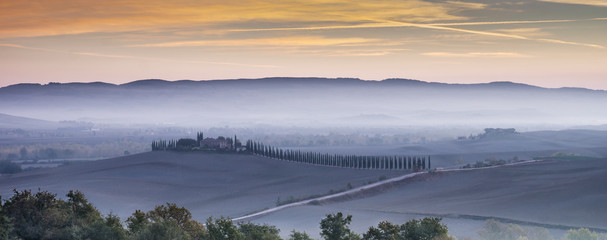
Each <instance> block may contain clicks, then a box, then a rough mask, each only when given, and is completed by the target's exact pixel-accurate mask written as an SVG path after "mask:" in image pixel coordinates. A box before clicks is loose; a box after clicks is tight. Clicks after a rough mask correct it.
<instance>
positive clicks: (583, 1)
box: [540, 0, 607, 7]
mask: <svg viewBox="0 0 607 240" xmlns="http://www.w3.org/2000/svg"><path fill="white" fill-rule="evenodd" d="M540 1H542V2H553V3H566V4H578V5H589V6H596V7H607V0H540Z"/></svg>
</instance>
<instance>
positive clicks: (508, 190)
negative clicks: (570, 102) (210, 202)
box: [255, 159, 607, 239]
mask: <svg viewBox="0 0 607 240" xmlns="http://www.w3.org/2000/svg"><path fill="white" fill-rule="evenodd" d="M605 182H607V160H606V159H597V160H580V161H559V162H546V163H539V164H532V165H525V166H512V167H503V168H494V169H484V170H476V171H463V172H457V173H445V172H444V173H436V174H434V175H432V176H430V177H428V176H424V177H418V178H415V179H413V180H410V181H406V182H404V183H401V184H397V185H394V186H392V187H390V188H386V189H384V191H383V192H381V193H377V192H375V193H370V194H368V195H366V196H365V195H363V196H360V195H359V196H358V197H357V198H353V199H352V198H350V199H348V200H344V201H332V202H323V203H321V204H320V205H309V206H303V207H298V208H291V209H285V210H282V211H279V212H275V213H272V214H270V215H266V216H263V217H261V218H259V219H256V220H255V221H256V222H258V223H269V224H274V225H277V226H279V227H280V228H281V229H286V230H289V229H294V228H295V229H300V230H305V231H307V232H310V233H313V235H314V236H316V237H318V235H317V232H318V224H315V222H317V221H319V219H321V218H323V217H324V216H325V215H326V214H329V213H334V212H336V211H342V212H344V213H347V214H352V215H353V216H354V218H353V223H352V225H353V229H354V230H355V231H356V232H365V231H367V229H368V227H369V226H370V225H377V223H379V222H380V221H384V220H388V221H391V222H396V223H403V222H405V221H407V220H409V219H413V218H418V219H419V218H421V217H424V216H440V217H444V222H445V223H446V224H447V225H448V227H449V232H450V233H451V234H454V235H455V236H457V237H458V239H479V236H478V235H477V231H478V230H479V229H480V228H481V227H482V225H483V223H484V221H485V220H487V219H490V218H498V219H500V220H501V221H514V223H516V224H520V225H526V224H547V225H543V226H544V227H547V228H549V229H550V230H551V232H553V234H555V237H556V238H555V239H558V238H559V237H561V236H562V234H564V232H565V231H566V230H567V228H566V227H565V228H561V227H563V226H569V227H594V228H600V229H603V231H605V230H607V219H606V218H605V216H604V214H603V213H604V212H605V211H607V205H605V204H604V203H605V201H607V188H605V187H604V184H605ZM291 216H297V217H296V218H293V217H291ZM532 226H533V225H532Z"/></svg>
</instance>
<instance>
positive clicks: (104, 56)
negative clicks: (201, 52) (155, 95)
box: [0, 43, 278, 68]
mask: <svg viewBox="0 0 607 240" xmlns="http://www.w3.org/2000/svg"><path fill="white" fill-rule="evenodd" d="M0 47H9V48H20V49H27V50H35V51H45V52H55V53H62V54H73V55H81V56H90V57H100V58H114V59H116V58H118V59H133V60H145V61H161V62H176V63H193V64H212V65H231V66H243V67H256V68H278V66H276V65H263V64H248V63H236V62H215V61H195V60H175V59H169V58H153V57H140V56H129V55H117V54H105V53H95V52H78V51H63V50H57V49H48V48H37V47H28V46H23V45H19V44H11V43H0Z"/></svg>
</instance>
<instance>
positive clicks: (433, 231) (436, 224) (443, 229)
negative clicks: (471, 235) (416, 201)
mask: <svg viewBox="0 0 607 240" xmlns="http://www.w3.org/2000/svg"><path fill="white" fill-rule="evenodd" d="M441 220H442V218H424V219H422V220H416V219H413V220H410V221H408V222H406V223H405V224H403V225H402V227H401V228H402V231H403V233H402V236H403V237H404V239H406V240H438V239H441V240H442V239H450V238H451V237H449V235H447V233H448V229H447V226H445V225H444V224H442V223H441V222H440V221H441Z"/></svg>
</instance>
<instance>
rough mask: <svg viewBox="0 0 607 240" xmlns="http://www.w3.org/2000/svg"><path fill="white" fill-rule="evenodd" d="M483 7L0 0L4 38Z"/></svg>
mask: <svg viewBox="0 0 607 240" xmlns="http://www.w3.org/2000/svg"><path fill="white" fill-rule="evenodd" d="M482 7H483V5H479V4H463V3H459V2H449V3H430V2H425V1H421V0H409V1H400V0H387V1H372V0H351V1H350V0H306V1H303V0H299V1H282V0H265V1H256V0H239V1H236V0H225V1H215V0H199V1H194V0H176V1H162V0H149V1H145V2H141V1H135V0H106V1H105V0H104V1H73V0H30V1H2V2H1V3H0V36H2V38H11V37H24V36H25V37H27V36H46V35H61V34H79V33H90V32H122V31H157V30H158V29H170V28H178V29H186V28H199V29H202V30H213V29H217V28H219V29H221V28H222V27H220V26H221V25H223V24H230V23H247V22H250V21H258V22H267V23H279V24H282V23H307V24H310V23H320V22H325V23H329V22H333V23H349V24H351V23H360V22H363V21H366V20H367V19H377V18H393V19H407V20H408V21H412V22H432V21H444V20H464V19H467V18H466V17H462V16H456V15H453V14H452V12H456V11H458V10H462V9H478V8H482Z"/></svg>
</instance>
